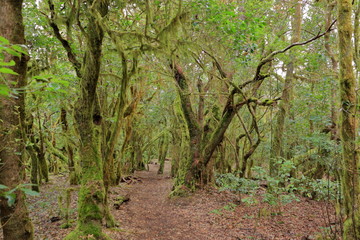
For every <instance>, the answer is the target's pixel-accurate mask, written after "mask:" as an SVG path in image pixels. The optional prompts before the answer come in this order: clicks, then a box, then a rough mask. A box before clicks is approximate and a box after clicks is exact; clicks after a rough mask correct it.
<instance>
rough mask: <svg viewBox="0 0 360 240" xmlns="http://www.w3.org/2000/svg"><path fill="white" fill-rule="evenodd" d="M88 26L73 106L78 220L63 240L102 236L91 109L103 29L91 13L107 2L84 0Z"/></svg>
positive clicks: (95, 119) (95, 118)
mask: <svg viewBox="0 0 360 240" xmlns="http://www.w3.org/2000/svg"><path fill="white" fill-rule="evenodd" d="M84 7H85V11H88V12H89V14H88V15H87V19H88V25H87V28H86V31H87V34H86V40H85V41H86V50H85V58H84V63H83V66H82V69H81V79H80V89H81V93H80V97H79V99H78V101H77V103H76V106H75V121H76V128H77V130H78V132H79V134H80V140H81V141H80V142H81V144H80V148H79V153H80V163H81V188H80V191H79V200H78V204H79V206H78V222H77V227H76V229H75V230H74V231H73V232H71V233H70V234H69V235H68V236H67V237H66V238H65V239H80V238H83V237H85V238H87V237H88V236H89V235H91V236H92V237H93V238H95V239H106V237H105V235H104V234H103V233H102V230H101V228H102V219H103V218H104V209H105V188H104V182H103V162H102V159H101V152H100V142H99V140H100V138H99V135H100V132H99V131H100V127H99V125H100V124H101V115H99V113H98V112H97V111H95V107H96V106H95V104H96V86H97V83H98V78H99V72H100V63H101V46H102V41H103V30H102V29H101V27H100V26H99V23H98V22H97V21H96V20H95V18H94V17H93V16H92V13H94V11H96V14H98V13H100V14H101V15H102V16H105V15H106V14H107V12H108V7H109V6H108V1H96V2H95V1H92V0H88V1H86V2H85V4H84Z"/></svg>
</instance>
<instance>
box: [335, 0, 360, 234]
mask: <svg viewBox="0 0 360 240" xmlns="http://www.w3.org/2000/svg"><path fill="white" fill-rule="evenodd" d="M351 15H352V1H351V0H339V1H338V34H339V53H340V58H339V63H340V90H341V93H340V99H341V102H340V104H341V109H342V111H341V124H340V128H341V140H342V150H343V154H342V165H341V186H342V194H343V199H342V203H343V206H342V207H343V210H344V213H345V221H344V229H343V230H344V231H343V239H344V240H355V239H360V183H359V167H360V165H359V155H358V148H357V146H356V136H357V132H356V131H357V119H356V105H357V99H356V79H355V75H354V69H353V46H352V33H353V27H352V16H351Z"/></svg>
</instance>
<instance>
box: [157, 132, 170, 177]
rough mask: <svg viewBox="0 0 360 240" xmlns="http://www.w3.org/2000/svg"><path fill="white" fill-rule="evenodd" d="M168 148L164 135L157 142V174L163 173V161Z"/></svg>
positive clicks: (166, 137) (165, 135)
mask: <svg viewBox="0 0 360 240" xmlns="http://www.w3.org/2000/svg"><path fill="white" fill-rule="evenodd" d="M168 148H169V139H168V136H167V133H165V134H164V135H163V136H162V137H161V138H160V140H159V169H158V172H157V173H158V174H163V173H164V166H165V159H166V155H167V152H168Z"/></svg>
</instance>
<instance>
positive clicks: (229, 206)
mask: <svg viewBox="0 0 360 240" xmlns="http://www.w3.org/2000/svg"><path fill="white" fill-rule="evenodd" d="M236 206H237V205H236V204H234V203H228V204H226V205H225V206H223V207H222V208H219V209H214V210H211V211H210V213H213V214H216V215H220V216H222V215H223V214H224V211H229V212H233V211H235V208H236Z"/></svg>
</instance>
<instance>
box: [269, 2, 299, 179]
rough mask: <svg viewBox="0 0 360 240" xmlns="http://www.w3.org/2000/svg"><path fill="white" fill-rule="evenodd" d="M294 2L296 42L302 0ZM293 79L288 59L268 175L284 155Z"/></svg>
mask: <svg viewBox="0 0 360 240" xmlns="http://www.w3.org/2000/svg"><path fill="white" fill-rule="evenodd" d="M295 3H296V6H295V15H294V17H293V21H292V31H293V35H292V37H291V43H295V42H298V41H299V40H300V33H301V22H302V10H301V8H302V1H300V0H295ZM290 58H291V59H293V58H294V56H290ZM293 79H294V61H293V60H290V62H289V63H288V64H287V66H286V77H285V84H284V89H283V92H282V96H281V100H282V101H281V103H280V104H279V112H278V115H277V120H276V125H275V134H274V139H273V142H272V146H271V156H270V164H269V165H270V176H276V175H277V167H276V161H277V159H278V158H279V157H284V151H283V135H284V128H285V119H286V115H287V114H289V110H290V100H291V96H292V89H293Z"/></svg>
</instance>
